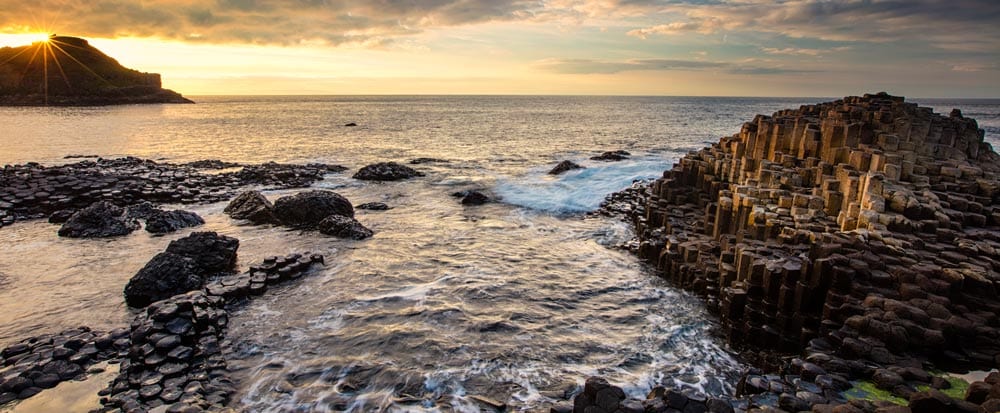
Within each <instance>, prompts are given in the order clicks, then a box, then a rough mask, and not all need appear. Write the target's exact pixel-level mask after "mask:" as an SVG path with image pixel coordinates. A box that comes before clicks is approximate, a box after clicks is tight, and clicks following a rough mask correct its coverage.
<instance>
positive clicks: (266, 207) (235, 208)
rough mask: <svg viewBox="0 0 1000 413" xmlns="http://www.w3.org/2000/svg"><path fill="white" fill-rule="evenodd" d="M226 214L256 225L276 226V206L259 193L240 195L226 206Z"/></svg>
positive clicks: (250, 192) (246, 192)
mask: <svg viewBox="0 0 1000 413" xmlns="http://www.w3.org/2000/svg"><path fill="white" fill-rule="evenodd" d="M223 212H224V213H226V214H227V215H229V216H230V217H232V218H233V219H245V220H248V221H250V222H252V223H254V224H258V225H259V224H275V223H278V218H277V217H275V216H274V205H272V204H271V201H268V200H267V198H265V197H264V195H263V194H261V193H260V192H258V191H245V192H242V193H240V194H239V195H237V196H236V198H233V200H232V201H230V202H229V205H226V208H225V209H224V210H223Z"/></svg>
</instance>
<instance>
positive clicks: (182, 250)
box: [167, 232, 240, 276]
mask: <svg viewBox="0 0 1000 413" xmlns="http://www.w3.org/2000/svg"><path fill="white" fill-rule="evenodd" d="M239 247H240V240H238V239H236V238H232V237H227V236H225V235H219V234H217V233H215V232H194V233H191V235H188V236H186V237H184V238H181V239H177V240H174V241H171V242H170V244H169V245H167V252H171V253H174V254H177V255H180V256H184V257H188V258H191V259H193V260H194V263H195V266H196V268H197V270H198V271H199V273H201V274H203V275H206V276H207V275H214V274H217V273H220V272H229V271H232V270H233V269H234V268H235V267H236V250H237V249H239Z"/></svg>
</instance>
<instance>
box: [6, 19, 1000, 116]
mask: <svg viewBox="0 0 1000 413" xmlns="http://www.w3.org/2000/svg"><path fill="white" fill-rule="evenodd" d="M47 33H57V34H59V35H69V36H79V37H84V38H87V39H88V40H90V42H91V44H92V45H94V46H95V47H97V48H99V49H101V50H102V51H104V52H105V53H107V54H109V55H111V56H112V57H115V58H116V59H118V61H119V62H121V63H122V64H124V65H125V66H127V67H130V68H134V69H137V70H141V71H146V72H156V73H160V74H162V75H163V82H164V87H167V88H171V89H174V90H177V91H179V92H181V93H183V94H185V95H195V96H197V95H271V94H279V95H281V94H284V95H329V94H352V95H357V94H361V95H366V94H542V95H549V94H553V95H668V96H808V97H837V96H846V95H857V94H862V93H866V92H877V91H888V92H890V93H893V94H897V95H904V96H908V97H988V98H997V97H1000V0H942V1H933V0H293V1H279V0H215V1H195V0H141V1H129V0H88V1H73V0H31V1H26V0H0V46H21V45H26V44H29V43H31V42H32V41H37V40H39V39H41V38H43V37H44V36H45V35H46V34H47Z"/></svg>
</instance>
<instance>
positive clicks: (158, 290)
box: [124, 252, 205, 307]
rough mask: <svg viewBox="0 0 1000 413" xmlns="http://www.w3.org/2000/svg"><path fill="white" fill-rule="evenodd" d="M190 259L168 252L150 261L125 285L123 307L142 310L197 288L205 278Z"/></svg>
mask: <svg viewBox="0 0 1000 413" xmlns="http://www.w3.org/2000/svg"><path fill="white" fill-rule="evenodd" d="M201 274H202V271H200V268H199V266H198V265H197V264H196V263H195V261H194V259H192V258H190V257H186V256H183V255H180V254H175V253H172V252H161V253H159V254H157V255H156V256H154V257H153V259H151V260H150V261H149V262H148V263H146V265H145V266H143V267H142V269H140V270H139V272H138V273H136V275H135V276H133V277H132V279H130V280H129V282H128V284H126V285H125V290H124V294H125V303H127V304H128V305H129V306H130V307H145V306H148V305H150V304H152V303H153V302H154V301H159V300H162V299H165V298H169V297H171V296H174V295H177V294H181V293H184V292H187V291H191V290H195V289H198V288H201V286H202V285H203V284H204V282H205V278H204V276H203V275H201Z"/></svg>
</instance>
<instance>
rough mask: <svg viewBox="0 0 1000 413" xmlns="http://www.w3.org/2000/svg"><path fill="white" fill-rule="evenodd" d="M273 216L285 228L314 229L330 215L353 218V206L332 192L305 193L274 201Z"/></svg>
mask: <svg viewBox="0 0 1000 413" xmlns="http://www.w3.org/2000/svg"><path fill="white" fill-rule="evenodd" d="M274 215H275V217H277V218H278V220H279V221H281V223H282V224H284V225H287V226H291V227H296V228H316V226H317V225H319V223H320V221H322V220H323V219H325V218H326V217H328V216H330V215H341V216H345V217H353V216H354V206H353V205H351V201H348V200H347V198H344V197H343V196H342V195H340V194H338V193H336V192H333V191H305V192H300V193H298V194H295V195H290V196H284V197H281V198H278V200H277V201H274Z"/></svg>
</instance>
